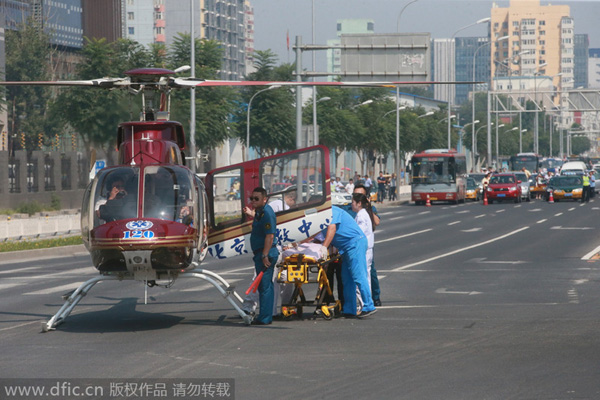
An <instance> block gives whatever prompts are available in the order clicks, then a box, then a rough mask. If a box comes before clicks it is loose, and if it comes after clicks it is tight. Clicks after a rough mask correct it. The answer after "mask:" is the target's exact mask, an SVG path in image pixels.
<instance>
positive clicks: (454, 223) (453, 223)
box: [448, 221, 460, 226]
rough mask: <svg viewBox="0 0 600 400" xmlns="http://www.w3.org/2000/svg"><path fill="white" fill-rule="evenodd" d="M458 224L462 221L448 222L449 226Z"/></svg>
mask: <svg viewBox="0 0 600 400" xmlns="http://www.w3.org/2000/svg"><path fill="white" fill-rule="evenodd" d="M456 224H460V221H454V222H450V223H449V224H448V226H450V225H456Z"/></svg>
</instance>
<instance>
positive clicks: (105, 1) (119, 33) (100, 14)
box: [82, 0, 125, 43]
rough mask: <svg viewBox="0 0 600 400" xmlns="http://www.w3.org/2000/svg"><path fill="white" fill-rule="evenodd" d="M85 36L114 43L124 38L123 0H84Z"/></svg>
mask: <svg viewBox="0 0 600 400" xmlns="http://www.w3.org/2000/svg"><path fill="white" fill-rule="evenodd" d="M82 6H83V35H84V36H85V37H87V38H90V39H92V38H95V39H102V38H105V39H106V41H107V42H109V43H112V42H114V41H115V40H117V39H119V38H122V37H124V34H125V32H124V29H125V24H124V21H123V13H122V10H123V4H122V0H82Z"/></svg>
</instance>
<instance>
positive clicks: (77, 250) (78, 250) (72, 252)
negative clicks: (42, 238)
mask: <svg viewBox="0 0 600 400" xmlns="http://www.w3.org/2000/svg"><path fill="white" fill-rule="evenodd" d="M88 254H89V253H88V252H87V250H86V249H85V246H84V245H82V244H77V245H72V246H59V247H49V248H45V249H34V250H21V251H7V252H4V253H0V264H7V263H12V262H25V261H36V260H43V259H48V258H57V257H69V256H71V257H75V256H82V255H88Z"/></svg>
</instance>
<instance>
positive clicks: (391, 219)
mask: <svg viewBox="0 0 600 400" xmlns="http://www.w3.org/2000/svg"><path fill="white" fill-rule="evenodd" d="M401 218H404V216H400V217H394V218H390V219H389V220H386V221H395V220H397V219H401Z"/></svg>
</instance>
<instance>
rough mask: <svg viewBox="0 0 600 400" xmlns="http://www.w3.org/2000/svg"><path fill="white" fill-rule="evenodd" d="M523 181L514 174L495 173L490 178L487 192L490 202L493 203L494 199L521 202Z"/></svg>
mask: <svg viewBox="0 0 600 400" xmlns="http://www.w3.org/2000/svg"><path fill="white" fill-rule="evenodd" d="M519 183H521V181H520V180H518V179H517V177H516V176H515V175H514V174H494V175H492V178H491V179H490V184H489V185H488V187H487V190H486V194H487V199H488V203H489V204H492V203H493V202H494V200H498V201H500V200H513V201H514V202H515V203H520V202H521V185H519Z"/></svg>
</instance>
